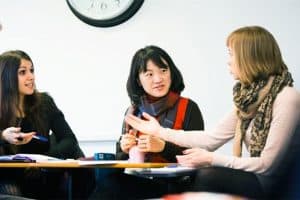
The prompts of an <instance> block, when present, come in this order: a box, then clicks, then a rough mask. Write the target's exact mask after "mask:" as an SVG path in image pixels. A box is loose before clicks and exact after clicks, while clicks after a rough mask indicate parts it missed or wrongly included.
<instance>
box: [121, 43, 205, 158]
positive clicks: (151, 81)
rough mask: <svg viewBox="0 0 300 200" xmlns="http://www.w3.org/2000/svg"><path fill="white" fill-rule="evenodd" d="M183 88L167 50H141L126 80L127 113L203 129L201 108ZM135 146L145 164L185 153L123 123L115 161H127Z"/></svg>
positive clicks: (167, 124)
mask: <svg viewBox="0 0 300 200" xmlns="http://www.w3.org/2000/svg"><path fill="white" fill-rule="evenodd" d="M184 87H185V86H184V82H183V77H182V75H181V73H180V71H179V70H178V68H177V67H176V65H175V64H174V62H173V60H172V59H171V57H170V56H169V55H168V53H167V52H166V51H164V50H163V49H161V48H159V47H157V46H147V47H145V48H142V49H139V50H138V51H137V52H136V53H135V55H134V57H133V59H132V62H131V68H130V73H129V77H128V80H127V93H128V96H129V98H130V100H131V106H130V107H129V108H128V110H127V114H129V113H130V114H134V115H135V116H138V117H141V113H142V112H147V113H148V114H150V115H152V116H155V118H156V119H157V120H158V121H159V123H160V124H161V125H162V126H163V127H166V128H173V129H183V130H203V129H204V122H203V117H202V115H201V112H200V110H199V107H198V105H197V104H196V103H195V102H194V101H192V100H191V99H187V98H184V97H182V96H180V93H181V92H182V91H183V90H184ZM135 146H137V147H138V150H139V151H140V152H142V153H144V154H145V155H144V160H142V161H144V162H176V158H175V155H181V154H182V151H183V148H182V147H179V146H178V145H175V144H172V143H170V142H166V141H164V140H161V139H159V138H157V137H152V136H150V135H144V134H142V133H139V132H136V130H134V129H132V128H131V127H130V126H129V125H128V124H127V123H126V122H125V121H124V123H123V130H122V136H121V138H120V141H119V142H118V143H117V156H116V158H117V159H118V160H124V159H128V158H129V156H128V153H129V151H130V149H131V148H132V147H135ZM133 159H134V158H133Z"/></svg>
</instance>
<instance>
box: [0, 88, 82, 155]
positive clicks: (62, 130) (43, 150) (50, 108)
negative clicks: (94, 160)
mask: <svg viewBox="0 0 300 200" xmlns="http://www.w3.org/2000/svg"><path fill="white" fill-rule="evenodd" d="M41 101H42V102H41V104H40V108H39V110H40V111H41V112H42V117H41V118H42V119H41V120H43V124H44V126H45V127H43V129H44V130H45V133H39V130H36V127H35V124H34V123H33V122H31V121H30V120H29V117H30V116H26V117H25V118H22V119H20V120H21V125H20V126H21V131H22V132H24V133H27V132H31V131H36V132H37V134H43V135H44V136H46V137H47V138H48V142H44V141H40V140H37V139H34V138H33V139H32V140H31V141H30V142H29V143H27V144H25V145H19V146H18V149H17V153H33V154H45V155H49V156H53V157H57V158H62V159H66V158H75V159H76V158H78V157H82V156H83V153H82V151H81V150H80V148H79V145H78V141H77V139H76V137H75V135H74V133H73V131H72V129H71V128H70V126H69V125H68V123H67V122H66V120H65V118H64V115H63V113H62V112H61V111H60V110H59V109H58V108H57V106H56V104H55V102H54V100H53V99H52V97H51V96H49V95H48V94H46V93H42V94H41ZM50 132H52V134H53V136H51V137H52V139H50ZM53 138H55V139H54V140H53ZM51 142H55V144H51ZM1 143H2V145H1V147H4V148H5V146H6V145H9V144H7V143H4V142H3V141H2V142H1Z"/></svg>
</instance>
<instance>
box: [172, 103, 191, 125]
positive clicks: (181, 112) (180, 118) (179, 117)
mask: <svg viewBox="0 0 300 200" xmlns="http://www.w3.org/2000/svg"><path fill="white" fill-rule="evenodd" d="M188 102H189V99H187V98H184V97H180V99H179V102H178V107H177V113H176V119H175V123H174V126H173V129H177V130H178V129H182V128H183V127H182V126H183V122H184V117H185V112H186V108H187V104H188Z"/></svg>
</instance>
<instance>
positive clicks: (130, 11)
mask: <svg viewBox="0 0 300 200" xmlns="http://www.w3.org/2000/svg"><path fill="white" fill-rule="evenodd" d="M143 2H144V0H67V4H68V6H69V7H70V9H71V10H72V12H73V13H74V15H75V16H76V17H78V18H79V19H80V20H81V21H83V22H85V23H87V24H89V25H92V26H97V27H111V26H115V25H118V24H121V23H123V22H125V21H126V20H128V19H129V18H131V17H132V16H133V15H134V14H135V13H136V12H137V11H138V10H139V8H140V7H141V6H142V4H143Z"/></svg>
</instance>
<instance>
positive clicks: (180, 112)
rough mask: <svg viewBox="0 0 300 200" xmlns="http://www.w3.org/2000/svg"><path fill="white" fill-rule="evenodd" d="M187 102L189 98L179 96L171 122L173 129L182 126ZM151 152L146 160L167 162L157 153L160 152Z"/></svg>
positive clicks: (178, 128)
mask: <svg viewBox="0 0 300 200" xmlns="http://www.w3.org/2000/svg"><path fill="white" fill-rule="evenodd" d="M188 102H189V99H187V98H184V97H180V99H179V102H178V106H177V113H176V117H175V122H174V124H173V129H176V130H180V129H182V128H183V122H184V118H185V112H186V109H187V105H188ZM151 154H152V155H151V160H149V161H147V162H163V163H165V162H169V161H168V160H166V159H164V158H163V157H162V156H161V155H159V154H160V153H151Z"/></svg>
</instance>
